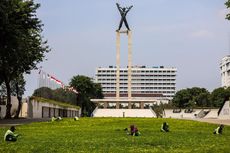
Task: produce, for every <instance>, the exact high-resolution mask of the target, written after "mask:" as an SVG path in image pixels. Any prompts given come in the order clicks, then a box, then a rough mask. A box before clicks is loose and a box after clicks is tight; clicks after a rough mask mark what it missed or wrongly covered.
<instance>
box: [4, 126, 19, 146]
mask: <svg viewBox="0 0 230 153" xmlns="http://www.w3.org/2000/svg"><path fill="white" fill-rule="evenodd" d="M15 130H16V129H15V127H14V126H11V127H10V129H9V130H7V131H6V133H5V135H4V140H5V141H14V142H15V141H17V138H18V136H19V134H15V133H14V131H15Z"/></svg>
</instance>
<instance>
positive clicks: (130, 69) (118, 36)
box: [116, 30, 132, 109]
mask: <svg viewBox="0 0 230 153" xmlns="http://www.w3.org/2000/svg"><path fill="white" fill-rule="evenodd" d="M120 34H127V35H128V101H129V103H128V108H129V109H130V108H131V99H132V91H131V89H132V86H131V84H132V33H131V31H129V30H125V31H117V32H116V48H117V49H116V50H117V51H116V52H117V53H116V100H117V103H116V108H117V109H118V108H119V99H120V46H121V45H120Z"/></svg>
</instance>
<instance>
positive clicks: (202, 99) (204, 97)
mask: <svg viewBox="0 0 230 153" xmlns="http://www.w3.org/2000/svg"><path fill="white" fill-rule="evenodd" d="M209 95H210V93H209V92H208V90H206V89H205V88H199V87H193V88H187V89H182V90H180V91H178V92H177V93H176V94H175V96H174V98H173V100H172V102H173V104H174V105H175V106H177V107H180V108H185V107H194V106H202V107H203V106H210V102H209Z"/></svg>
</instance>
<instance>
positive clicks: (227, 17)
mask: <svg viewBox="0 0 230 153" xmlns="http://www.w3.org/2000/svg"><path fill="white" fill-rule="evenodd" d="M225 5H226V7H227V8H228V9H229V8H230V0H228V1H227V2H225ZM226 19H228V20H230V13H229V14H227V15H226Z"/></svg>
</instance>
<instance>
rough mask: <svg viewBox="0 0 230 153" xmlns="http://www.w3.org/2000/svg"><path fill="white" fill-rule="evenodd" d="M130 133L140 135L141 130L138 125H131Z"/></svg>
mask: <svg viewBox="0 0 230 153" xmlns="http://www.w3.org/2000/svg"><path fill="white" fill-rule="evenodd" d="M130 135H132V136H140V135H141V133H140V132H139V130H138V129H137V127H136V126H135V125H130Z"/></svg>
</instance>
